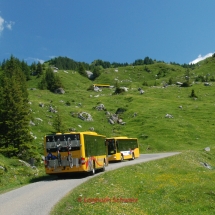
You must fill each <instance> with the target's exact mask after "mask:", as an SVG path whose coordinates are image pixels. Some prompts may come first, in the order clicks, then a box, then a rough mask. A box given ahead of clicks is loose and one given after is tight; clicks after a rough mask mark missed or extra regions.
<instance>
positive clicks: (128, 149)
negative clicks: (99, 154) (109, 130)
mask: <svg viewBox="0 0 215 215" xmlns="http://www.w3.org/2000/svg"><path fill="white" fill-rule="evenodd" d="M106 145H107V148H108V161H123V160H134V159H135V158H137V157H139V156H140V152H139V144H138V140H137V138H128V137H111V138H106Z"/></svg>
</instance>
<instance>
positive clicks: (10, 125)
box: [0, 57, 33, 159]
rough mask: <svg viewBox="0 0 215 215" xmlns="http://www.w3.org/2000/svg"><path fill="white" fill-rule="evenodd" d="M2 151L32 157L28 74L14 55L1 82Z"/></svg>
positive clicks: (6, 153)
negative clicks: (26, 74) (23, 70)
mask: <svg viewBox="0 0 215 215" xmlns="http://www.w3.org/2000/svg"><path fill="white" fill-rule="evenodd" d="M0 86H1V87H0V152H1V153H3V154H5V155H6V156H8V157H11V156H19V157H21V158H23V159H25V158H27V157H30V156H31V154H29V152H30V151H31V150H30V149H31V148H32V140H33V138H32V137H31V135H30V127H29V122H30V108H29V104H28V92H27V85H26V77H25V75H24V73H23V72H22V70H21V68H20V65H19V64H18V63H17V61H16V59H15V58H14V57H11V58H10V60H9V61H7V62H6V64H5V67H4V71H3V74H2V77H1V85H0Z"/></svg>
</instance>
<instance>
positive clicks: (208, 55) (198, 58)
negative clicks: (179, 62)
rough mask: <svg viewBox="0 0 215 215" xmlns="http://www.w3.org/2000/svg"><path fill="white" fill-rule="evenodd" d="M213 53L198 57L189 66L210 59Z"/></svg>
mask: <svg viewBox="0 0 215 215" xmlns="http://www.w3.org/2000/svg"><path fill="white" fill-rule="evenodd" d="M213 54H214V53H208V54H206V55H205V56H202V55H199V56H198V57H197V58H196V59H195V60H193V61H191V62H190V63H189V64H196V63H198V62H199V61H201V60H204V59H206V58H208V57H211V56H212V55H213Z"/></svg>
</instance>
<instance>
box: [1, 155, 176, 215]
mask: <svg viewBox="0 0 215 215" xmlns="http://www.w3.org/2000/svg"><path fill="white" fill-rule="evenodd" d="M176 154H179V153H178V152H172V153H157V154H141V155H140V157H139V158H137V159H135V160H132V161H124V162H119V163H114V164H113V163H111V164H109V165H108V167H106V171H111V170H114V169H117V168H120V167H124V166H128V165H133V164H138V163H143V162H147V161H150V160H156V159H161V158H165V157H169V156H173V155H176ZM99 174H102V173H97V174H95V175H94V176H88V177H86V176H74V177H72V178H69V179H54V180H47V181H39V182H36V183H32V184H29V185H26V186H23V187H21V188H18V189H15V190H12V191H10V192H7V193H4V194H1V195H0V214H1V215H48V214H49V213H50V211H51V208H52V207H53V206H54V205H55V204H56V203H57V202H58V201H60V199H61V198H63V197H64V196H65V195H66V194H67V193H68V192H70V191H71V190H72V189H74V188H75V187H76V186H78V185H80V184H81V183H83V182H85V181H87V180H88V179H90V178H92V177H95V176H97V175H99Z"/></svg>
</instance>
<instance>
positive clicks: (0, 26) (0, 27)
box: [0, 16, 4, 35]
mask: <svg viewBox="0 0 215 215" xmlns="http://www.w3.org/2000/svg"><path fill="white" fill-rule="evenodd" d="M3 30H4V19H3V18H2V17H1V16H0V35H1V32H2V31H3Z"/></svg>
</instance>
